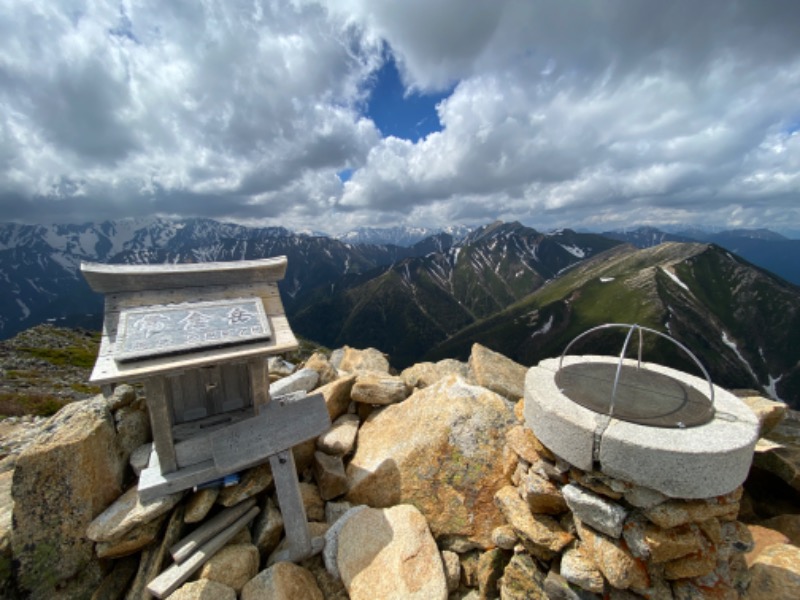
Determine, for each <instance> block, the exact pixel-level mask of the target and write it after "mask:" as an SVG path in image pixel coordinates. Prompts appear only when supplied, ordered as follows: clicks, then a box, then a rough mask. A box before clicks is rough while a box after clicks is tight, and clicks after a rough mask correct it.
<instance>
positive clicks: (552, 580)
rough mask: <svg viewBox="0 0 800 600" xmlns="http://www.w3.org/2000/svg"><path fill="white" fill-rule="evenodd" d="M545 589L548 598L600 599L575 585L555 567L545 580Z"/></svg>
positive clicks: (558, 599) (560, 599)
mask: <svg viewBox="0 0 800 600" xmlns="http://www.w3.org/2000/svg"><path fill="white" fill-rule="evenodd" d="M544 591H545V593H546V594H547V598H548V600H589V599H592V600H595V599H597V600H599V596H596V595H595V594H592V593H589V592H587V591H586V590H584V589H582V588H576V587H573V585H572V584H571V583H570V582H569V581H567V580H566V579H564V578H563V577H562V576H561V575H559V573H558V572H557V571H555V570H553V569H551V570H550V572H549V573H548V574H547V578H546V579H545V580H544Z"/></svg>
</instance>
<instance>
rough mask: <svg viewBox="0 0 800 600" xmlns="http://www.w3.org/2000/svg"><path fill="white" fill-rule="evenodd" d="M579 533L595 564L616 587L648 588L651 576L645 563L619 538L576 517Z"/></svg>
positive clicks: (622, 588)
mask: <svg viewBox="0 0 800 600" xmlns="http://www.w3.org/2000/svg"><path fill="white" fill-rule="evenodd" d="M575 525H576V526H577V528H578V535H579V536H580V538H581V540H582V541H583V543H584V544H585V548H586V551H587V552H588V554H589V556H591V557H592V561H593V562H594V564H595V566H597V568H598V569H599V570H600V572H601V573H602V574H603V576H604V577H605V578H606V579H607V580H608V581H609V583H610V584H611V585H612V586H614V587H615V588H619V589H621V590H624V589H627V588H630V587H633V588H646V587H648V585H649V581H650V578H649V576H648V574H647V569H646V568H645V566H644V564H643V563H642V562H641V561H639V560H637V559H636V558H635V557H634V556H633V555H632V554H631V553H630V551H629V550H627V549H626V548H624V547H623V546H622V545H621V544H620V543H619V542H618V541H617V540H615V539H612V538H609V537H606V536H604V535H603V534H601V533H598V532H596V531H593V530H592V528H591V527H588V526H586V525H584V524H582V523H581V522H580V520H579V519H575Z"/></svg>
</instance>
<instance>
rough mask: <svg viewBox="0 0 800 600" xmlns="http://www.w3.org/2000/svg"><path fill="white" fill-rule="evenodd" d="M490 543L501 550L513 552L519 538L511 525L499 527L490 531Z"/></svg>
mask: <svg viewBox="0 0 800 600" xmlns="http://www.w3.org/2000/svg"><path fill="white" fill-rule="evenodd" d="M492 543H493V544H494V545H495V546H497V547H498V548H502V549H503V550H513V549H514V546H516V545H517V544H518V543H519V538H517V534H516V533H514V528H513V527H511V525H501V526H500V527H495V528H494V529H493V530H492Z"/></svg>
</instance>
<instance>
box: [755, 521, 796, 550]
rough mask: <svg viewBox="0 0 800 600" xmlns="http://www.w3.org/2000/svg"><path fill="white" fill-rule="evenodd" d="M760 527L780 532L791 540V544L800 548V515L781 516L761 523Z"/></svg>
mask: <svg viewBox="0 0 800 600" xmlns="http://www.w3.org/2000/svg"><path fill="white" fill-rule="evenodd" d="M759 525H761V526H762V527H768V528H770V529H774V530H775V531H780V532H781V533H782V534H783V535H785V536H786V537H788V538H789V540H790V543H791V544H794V545H795V546H800V514H796V515H779V516H777V517H772V518H771V519H766V520H765V521H761V522H760V523H759Z"/></svg>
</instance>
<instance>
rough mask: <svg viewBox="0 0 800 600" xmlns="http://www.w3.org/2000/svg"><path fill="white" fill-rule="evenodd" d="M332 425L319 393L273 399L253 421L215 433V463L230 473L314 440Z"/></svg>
mask: <svg viewBox="0 0 800 600" xmlns="http://www.w3.org/2000/svg"><path fill="white" fill-rule="evenodd" d="M330 426H331V420H330V416H329V415H328V409H327V408H326V407H325V399H324V398H323V397H322V395H321V394H314V395H312V396H307V397H306V398H303V399H302V400H299V401H297V402H285V401H283V400H280V399H276V400H273V401H272V402H270V403H269V404H267V405H266V406H264V407H263V408H262V409H261V413H260V414H258V415H257V416H255V417H253V418H252V419H247V420H246V421H240V422H239V423H236V424H234V425H231V426H230V427H227V428H225V429H221V430H219V431H217V432H216V433H215V435H214V437H213V439H212V453H213V456H214V463H215V464H216V465H217V467H219V469H220V470H222V471H226V472H232V471H236V470H239V469H240V468H242V467H243V466H244V465H245V464H249V463H251V462H252V461H253V460H256V459H258V457H262V458H263V457H266V456H269V455H271V454H275V453H276V452H280V451H281V450H285V449H287V448H291V447H292V446H295V445H297V444H299V443H300V442H304V441H305V440H308V439H311V438H313V437H317V436H318V435H320V434H322V433H324V432H325V431H327V430H328V429H329V428H330Z"/></svg>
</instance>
